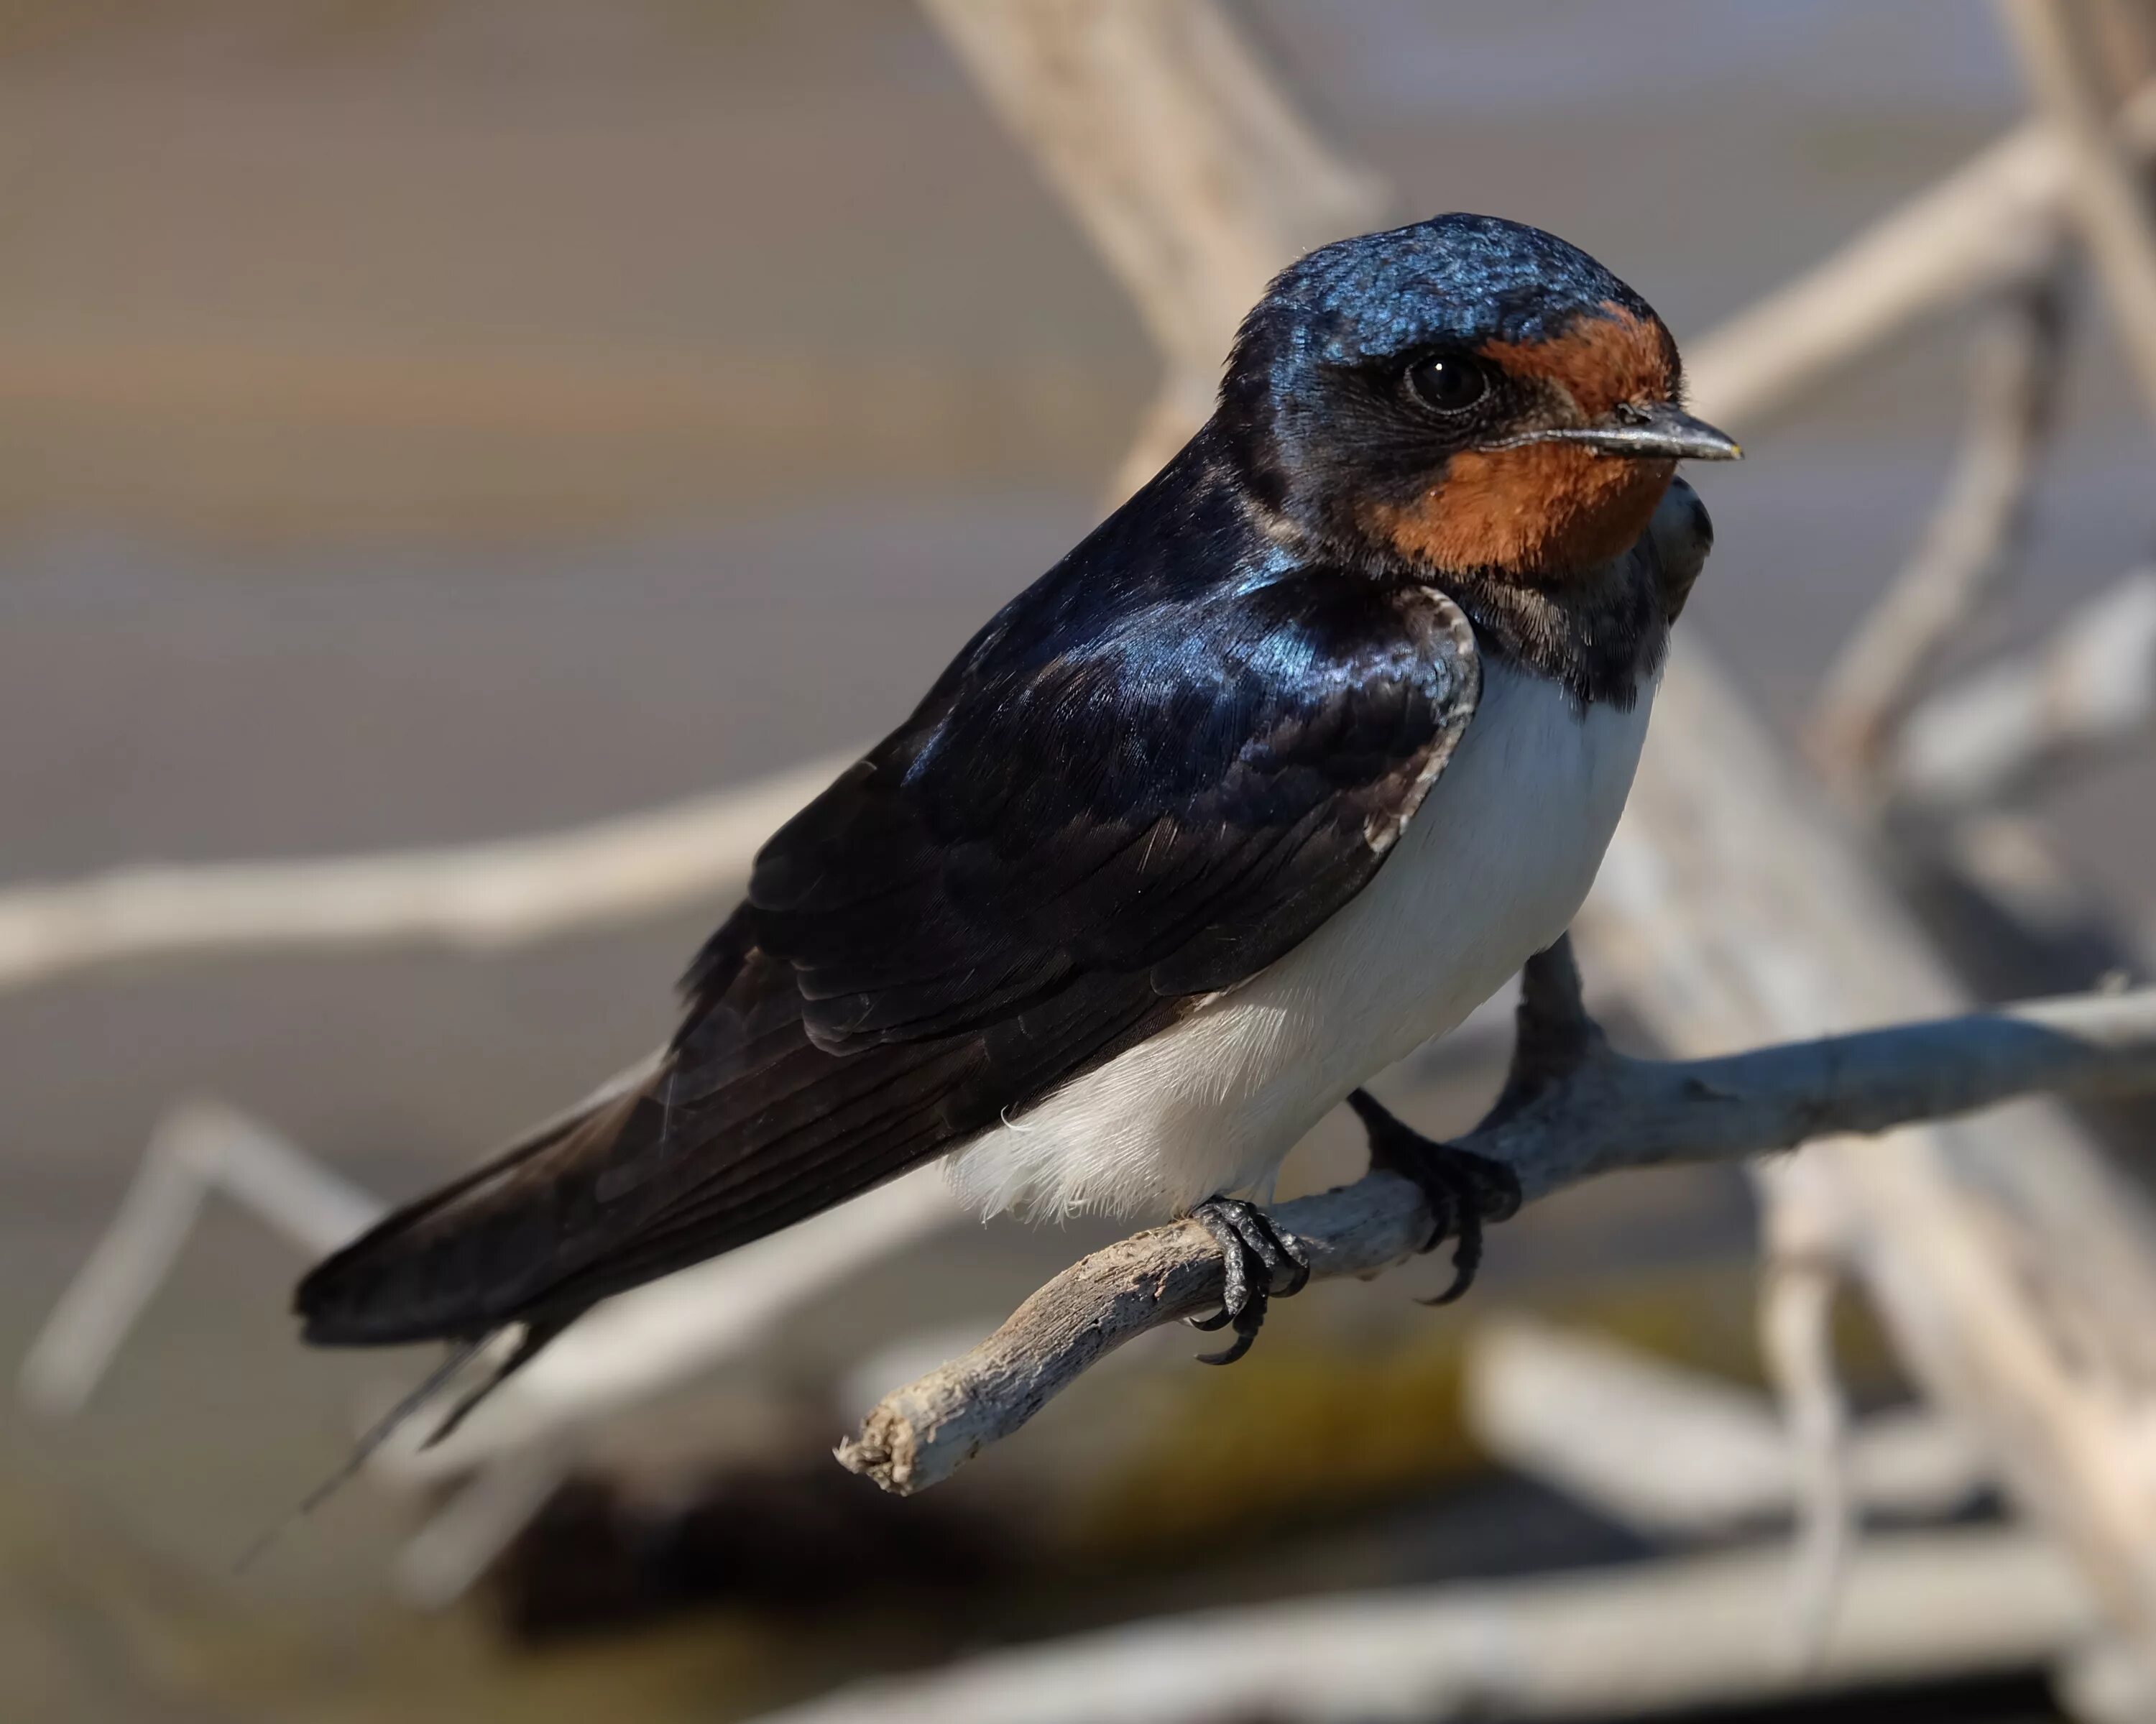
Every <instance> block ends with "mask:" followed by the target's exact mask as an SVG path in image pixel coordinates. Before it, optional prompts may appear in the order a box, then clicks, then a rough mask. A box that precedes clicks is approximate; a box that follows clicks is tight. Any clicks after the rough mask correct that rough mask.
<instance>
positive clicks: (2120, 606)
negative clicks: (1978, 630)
mask: <svg viewBox="0 0 2156 1724" xmlns="http://www.w3.org/2000/svg"><path fill="white" fill-rule="evenodd" d="M2153 724H2156V571H2150V570H2143V571H2142V572H2139V573H2138V574H2133V575H2128V577H2126V578H2125V579H2124V580H2123V581H2120V582H2118V583H2117V585H2115V586H2112V587H2107V588H2106V589H2105V590H2104V591H2103V592H2102V593H2099V594H2097V597H2096V598H2092V599H2090V600H2089V601H2087V603H2084V604H2082V605H2080V606H2078V607H2077V608H2075V609H2074V610H2073V611H2071V612H2070V613H2068V614H2067V617H2066V620H2065V621H2064V622H2063V623H2061V624H2060V625H2059V627H2058V629H2056V632H2055V633H2054V634H2052V635H2051V638H2050V639H2048V640H2046V641H2044V642H2042V643H2041V644H2030V645H2027V646H2024V647H2022V648H2020V649H2019V650H2017V651H2015V652H2014V653H2012V654H2009V655H2007V656H2006V657H2005V658H2003V659H1999V661H1998V662H1997V663H1995V664H1991V665H1989V666H1987V667H1986V668H1984V669H1983V670H1978V671H1976V672H1974V673H1973V674H1971V675H1969V676H1968V677H1967V678H1965V679H1963V680H1962V681H1960V682H1958V683H1955V684H1953V685H1952V686H1950V687H1948V688H1946V689H1943V690H1940V691H1939V692H1938V694H1936V695H1932V696H1931V697H1930V698H1929V699H1928V700H1925V701H1924V702H1923V703H1922V705H1921V706H1918V707H1917V709H1916V711H1913V712H1912V713H1911V714H1910V715H1909V717H1908V719H1907V722H1906V723H1904V724H1903V726H1902V731H1901V734H1900V735H1899V736H1898V737H1897V739H1896V740H1895V743H1894V748H1893V753H1892V758H1891V760H1890V761H1889V762H1888V763H1887V783H1888V785H1889V787H1890V788H1891V789H1892V793H1893V795H1894V798H1895V800H1896V801H1897V803H1898V804H1899V805H1900V806H1901V807H1902V808H1903V809H1905V810H1907V811H1910V812H1913V813H1921V814H1925V815H1929V816H1933V817H1936V816H1938V815H1942V814H1951V813H1961V812H1966V811H1968V810H1970V809H1974V808H1996V807H1998V806H1999V805H2000V804H2001V803H2006V802H2009V801H2010V800H2012V799H2013V798H2015V797H2017V796H2020V795H2021V794H2023V793H2026V792H2027V791H2029V790H2030V789H2031V788H2035V787H2036V786H2038V785H2043V786H2046V787H2054V786H2056V785H2057V784H2059V783H2060V782H2062V780H2063V779H2064V777H2066V774H2067V772H2068V770H2069V769H2070V768H2071V767H2076V766H2079V765H2082V764H2085V763H2087V762H2090V761H2093V760H2097V759H2100V758H2102V757H2103V756H2104V755H2105V754H2106V753H2107V752H2112V751H2115V750H2117V748H2119V747H2122V746H2123V745H2125V744H2127V743H2128V742H2130V741H2133V740H2134V739H2135V738H2137V737H2138V736H2141V735H2143V733H2145V732H2146V731H2148V729H2149V728H2150V726H2152V725H2153Z"/></svg>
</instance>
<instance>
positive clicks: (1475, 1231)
mask: <svg viewBox="0 0 2156 1724" xmlns="http://www.w3.org/2000/svg"><path fill="white" fill-rule="evenodd" d="M1347 1105H1348V1106H1350V1107H1352V1108H1353V1109H1354V1110H1355V1112H1356V1116H1358V1118H1359V1119H1360V1120H1361V1121H1363V1128H1364V1129H1365V1130H1366V1131H1368V1132H1369V1134H1370V1165H1371V1166H1372V1167H1382V1168H1383V1169H1384V1170H1385V1171H1386V1172H1391V1173H1397V1174H1399V1176H1400V1177H1401V1178H1403V1179H1409V1180H1412V1181H1413V1182H1414V1184H1415V1187H1416V1188H1417V1189H1418V1190H1419V1191H1420V1192H1421V1193H1422V1194H1423V1200H1424V1202H1425V1203H1428V1204H1429V1205H1430V1215H1431V1217H1432V1218H1433V1219H1435V1222H1436V1226H1435V1228H1434V1229H1432V1230H1431V1233H1430V1243H1429V1244H1426V1245H1424V1247H1423V1249H1424V1250H1425V1251H1434V1250H1435V1249H1437V1247H1438V1246H1439V1245H1440V1244H1443V1243H1444V1241H1445V1235H1446V1234H1458V1235H1459V1236H1460V1243H1459V1244H1458V1245H1456V1246H1455V1247H1454V1249H1453V1253H1452V1285H1450V1286H1449V1287H1447V1288H1446V1289H1445V1290H1444V1291H1443V1292H1442V1293H1440V1294H1439V1295H1438V1296H1436V1297H1435V1299H1425V1300H1423V1301H1421V1303H1423V1304H1424V1305H1450V1304H1451V1303H1452V1301H1454V1300H1455V1299H1457V1298H1459V1297H1460V1295H1461V1294H1463V1293H1465V1292H1466V1290H1468V1289H1469V1288H1470V1287H1471V1286H1473V1285H1475V1271H1476V1270H1478V1269H1480V1268H1481V1266H1482V1227H1483V1224H1484V1223H1485V1222H1490V1221H1509V1220H1510V1219H1512V1217H1513V1216H1514V1215H1515V1214H1517V1213H1518V1212H1519V1208H1520V1181H1519V1178H1518V1176H1517V1174H1515V1173H1514V1172H1512V1169H1511V1168H1510V1167H1507V1166H1506V1165H1505V1164H1504V1163H1503V1162H1496V1161H1492V1160H1491V1158H1490V1157H1488V1156H1482V1155H1476V1153H1475V1152H1473V1151H1472V1150H1466V1149H1459V1148H1455V1147H1454V1146H1453V1145H1451V1144H1450V1143H1440V1142H1437V1141H1436V1140H1435V1139H1434V1138H1430V1137H1424V1136H1423V1135H1422V1133H1421V1132H1419V1131H1415V1130H1414V1129H1413V1128H1412V1127H1410V1126H1406V1125H1404V1124H1402V1123H1401V1122H1400V1121H1399V1120H1398V1119H1396V1118H1394V1116H1393V1115H1392V1114H1391V1113H1389V1112H1388V1111H1386V1109H1385V1108H1384V1106H1383V1105H1382V1104H1381V1103H1379V1101H1378V1100H1377V1098H1376V1097H1375V1096H1373V1095H1371V1094H1370V1092H1369V1091H1368V1090H1356V1091H1355V1093H1354V1094H1353V1095H1350V1096H1349V1097H1348V1098H1347Z"/></svg>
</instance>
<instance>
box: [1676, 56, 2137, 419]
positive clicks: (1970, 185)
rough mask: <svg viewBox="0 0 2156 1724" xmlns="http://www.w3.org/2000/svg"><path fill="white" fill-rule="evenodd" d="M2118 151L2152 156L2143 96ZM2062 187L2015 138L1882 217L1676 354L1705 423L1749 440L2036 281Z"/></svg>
mask: <svg viewBox="0 0 2156 1724" xmlns="http://www.w3.org/2000/svg"><path fill="white" fill-rule="evenodd" d="M2118 136H2119V143H2120V146H2121V147H2122V148H2123V150H2125V151H2128V153H2129V154H2131V155H2132V156H2133V158H2134V159H2135V160H2137V161H2145V160H2146V159H2147V158H2148V156H2150V155H2151V154H2156V86H2144V87H2143V89H2141V90H2138V92H2136V94H2135V95H2134V96H2133V99H2132V100H2129V101H2128V103H2126V105H2124V106H2123V108H2122V109H2121V110H2120V111H2119V115H2118ZM2069 173H2070V167H2069V162H2068V156H2067V151H2066V146H2065V145H2064V144H2063V143H2062V142H2061V140H2060V139H2059V138H2058V137H2056V136H2055V135H2054V134H2053V133H2052V131H2051V128H2050V127H2049V126H2045V125H2043V124H2041V123H2032V124H2030V125H2027V126H2021V127H2020V128H2019V129H2018V130H2017V131H2014V132H2013V133H2011V134H2010V135H2009V136H2006V137H2005V138H2002V139H2001V140H2000V141H1999V142H1998V143H1996V144H1994V145H1992V146H1991V147H1990V148H1989V149H1987V150H1985V151H1984V152H1983V153H1982V154H1981V155H1979V156H1976V157H1975V158H1974V159H1973V160H1972V161H1970V162H1969V163H1968V164H1967V165H1965V166H1964V167H1961V168H1959V169H1958V170H1957V171H1956V172H1953V174H1951V175H1949V176H1948V177H1947V178H1945V179H1943V180H1942V181H1940V182H1938V184H1937V185H1934V186H1932V187H1928V188H1927V189H1926V190H1925V191H1923V192H1919V193H1918V194H1917V196H1915V197H1914V198H1911V199H1909V200H1908V202H1907V203H1903V204H1902V205H1901V206H1900V207H1899V208H1897V209H1895V210H1893V211H1892V213H1889V214H1887V215H1885V216H1882V217H1881V218H1880V219H1879V220H1878V221H1876V222H1875V223H1872V224H1871V227H1869V228H1866V229H1865V230H1864V232H1862V233H1860V234H1858V235H1857V236H1856V238H1855V239H1851V241H1850V242H1849V243H1848V244H1845V245H1844V246H1843V247H1842V248H1841V249H1840V250H1839V251H1837V252H1835V254H1833V255H1832V256H1831V257H1830V258H1828V259H1825V261H1824V262H1823V263H1820V264H1815V266H1814V267H1812V268H1811V269H1808V270H1806V271H1805V272H1804V274H1803V275H1800V276H1799V277H1798V278H1797V279H1796V280H1794V281H1793V282H1791V283H1789V285H1787V286H1785V287H1781V288H1778V289H1776V290H1774V292H1773V293H1770V294H1768V295H1767V296H1766V297H1765V298H1764V299H1763V300H1760V301H1759V302H1758V304H1757V305H1753V306H1751V307H1750V308H1749V309H1748V310H1744V311H1743V312H1740V313H1739V314H1738V316H1735V317H1732V318H1731V319H1730V320H1729V321H1727V323H1724V324H1722V325H1721V326H1719V327H1718V328H1717V329H1715V330H1713V331H1711V332H1709V333H1708V334H1707V336H1703V337H1702V338H1701V339H1700V340H1698V341H1693V342H1691V343H1690V344H1689V345H1688V346H1687V347H1686V356H1685V372H1686V376H1687V377H1690V378H1691V387H1692V393H1693V396H1694V398H1695V399H1696V400H1697V402H1698V403H1699V406H1700V410H1701V412H1702V413H1705V414H1706V415H1707V417H1708V418H1712V419H1714V420H1717V422H1722V423H1729V424H1732V425H1736V426H1738V427H1740V428H1744V429H1746V430H1747V431H1748V432H1749V431H1751V430H1754V429H1756V428H1757V423H1758V420H1760V419H1761V418H1764V417H1765V416H1767V415H1768V414H1770V413H1775V412H1778V411H1780V410H1781V409H1783V408H1787V407H1788V406H1789V405H1790V404H1791V403H1793V402H1794V400H1795V399H1796V398H1798V397H1799V396H1800V395H1803V394H1804V393H1806V392H1808V391H1809V390H1810V389H1812V388H1813V387H1816V386H1817V385H1818V384H1819V383H1820V382H1824V381H1825V379H1826V378H1827V377H1830V376H1831V375H1832V374H1833V373H1835V372H1837V371H1839V370H1840V369H1841V368H1842V367H1845V366H1846V365H1849V364H1851V363H1853V362H1855V361H1856V359H1857V358H1859V357H1861V355H1863V354H1866V353H1869V352H1871V351H1875V350H1876V349H1877V348H1879V347H1881V346H1885V345H1886V344H1887V343H1889V342H1891V341H1893V340H1894V339H1895V338H1896V337H1897V336H1901V335H1902V334H1904V333H1906V332H1907V331H1908V330H1909V329H1910V328H1911V327H1912V326H1914V325H1915V324H1917V323H1919V322H1921V321H1922V320H1924V319H1925V318H1927V317H1934V316H1938V315H1939V314H1940V313H1941V312H1943V311H1946V310H1950V309H1951V308H1953V306H1956V305H1963V304H1965V303H1967V302H1968V301H1969V300H1974V299H1978V298H1980V297H1981V296H1982V295H1984V294H1987V293H1994V292H1997V291H1998V290H2000V289H2002V288H2008V287H2011V286H2013V285H2015V284H2016V283H2020V282H2026V281H2030V280H2034V279H2035V277H2036V276H2037V275H2040V274H2041V273H2042V271H2043V269H2045V267H2046V263H2047V261H2048V259H2050V257H2051V254H2052V253H2053V251H2054V249H2056V244H2057V239H2058V232H2059V226H2060V217H2061V213H2062V211H2063V208H2064V205H2065V203H2066V184H2067V179H2068V176H2069Z"/></svg>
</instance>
